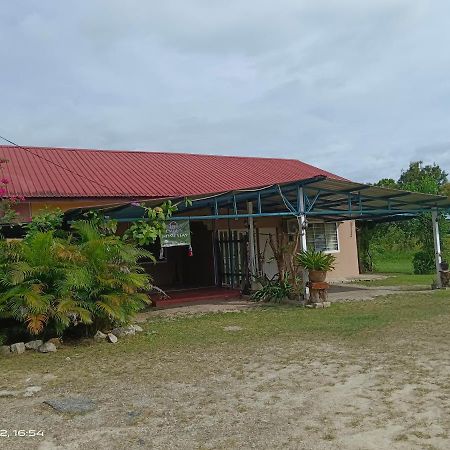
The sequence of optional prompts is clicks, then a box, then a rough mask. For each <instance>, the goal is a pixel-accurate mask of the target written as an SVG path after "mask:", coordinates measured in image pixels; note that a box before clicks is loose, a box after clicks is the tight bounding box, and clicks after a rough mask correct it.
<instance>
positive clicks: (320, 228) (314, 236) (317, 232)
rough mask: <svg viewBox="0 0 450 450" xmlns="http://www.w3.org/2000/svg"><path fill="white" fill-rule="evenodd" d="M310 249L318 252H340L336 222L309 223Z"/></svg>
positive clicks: (308, 239) (307, 232) (308, 238)
mask: <svg viewBox="0 0 450 450" xmlns="http://www.w3.org/2000/svg"><path fill="white" fill-rule="evenodd" d="M306 243H307V246H308V248H310V249H314V250H315V251H316V252H338V251H339V239H338V225H337V223H335V222H329V223H314V222H313V223H309V225H308V229H307V230H306Z"/></svg>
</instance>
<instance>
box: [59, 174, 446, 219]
mask: <svg viewBox="0 0 450 450" xmlns="http://www.w3.org/2000/svg"><path fill="white" fill-rule="evenodd" d="M188 198H189V200H190V202H189V204H188V203H187V202H186V201H185V199H186V197H176V198H174V197H167V198H158V199H151V200H145V201H143V202H142V204H143V205H145V206H157V205H160V204H161V203H163V202H164V201H165V200H169V199H170V200H172V202H174V203H176V204H177V205H178V210H177V212H176V213H175V214H174V216H173V217H172V219H171V220H181V219H189V220H219V219H246V218H259V217H300V216H303V217H316V218H321V219H323V220H325V221H345V220H370V221H375V220H376V221H380V220H400V219H405V218H410V217H414V216H415V215H417V214H420V213H421V212H425V211H430V210H441V211H443V212H448V211H449V210H450V199H449V198H447V197H444V196H440V195H429V194H421V193H415V192H408V191H401V190H397V189H387V188H382V187H377V186H371V185H367V184H361V183H354V182H351V181H347V180H343V179H332V178H328V177H326V176H317V177H313V178H308V179H303V180H297V181H292V182H289V183H283V184H274V185H270V186H264V187H259V188H252V189H245V190H236V191H230V192H221V193H215V194H211V195H207V196H198V195H197V196H188ZM249 203H251V204H252V208H251V211H250V210H249V208H248V206H249ZM92 209H96V210H100V211H102V212H103V213H104V214H105V216H107V217H110V218H111V219H115V220H117V221H118V222H133V221H137V220H144V219H145V208H144V207H142V206H139V205H136V204H135V203H132V204H130V203H124V204H118V205H117V204H116V205H110V206H98V207H90V208H84V209H75V210H71V211H68V212H67V213H66V220H68V221H72V220H76V219H79V218H80V216H82V214H83V213H84V212H86V211H88V210H92Z"/></svg>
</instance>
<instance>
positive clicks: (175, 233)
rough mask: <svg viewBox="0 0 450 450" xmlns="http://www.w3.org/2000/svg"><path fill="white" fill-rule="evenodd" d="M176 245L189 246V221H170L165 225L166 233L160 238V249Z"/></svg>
mask: <svg viewBox="0 0 450 450" xmlns="http://www.w3.org/2000/svg"><path fill="white" fill-rule="evenodd" d="M178 245H189V246H190V245H191V229H190V226H189V220H170V221H168V222H167V224H166V232H165V233H164V235H163V236H162V237H161V247H176V246H178Z"/></svg>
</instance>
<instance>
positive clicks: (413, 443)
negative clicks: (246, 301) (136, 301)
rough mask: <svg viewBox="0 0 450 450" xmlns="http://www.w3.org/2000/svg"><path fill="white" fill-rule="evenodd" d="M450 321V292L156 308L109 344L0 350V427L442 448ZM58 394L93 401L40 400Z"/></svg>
mask: <svg viewBox="0 0 450 450" xmlns="http://www.w3.org/2000/svg"><path fill="white" fill-rule="evenodd" d="M449 320H450V299H449V295H448V292H446V291H439V292H429V293H421V294H413V295H411V294H401V293H399V294H396V295H392V296H389V297H383V298H379V299H377V300H374V301H368V302H348V303H339V304H334V305H332V307H331V308H328V309H325V310H309V309H304V308H298V307H288V306H273V307H255V308H254V309H251V310H246V311H241V312H228V313H215V314H205V315H196V316H192V317H174V318H154V319H152V320H149V321H148V322H147V323H146V324H145V325H144V328H145V330H144V332H143V333H140V334H138V335H136V336H131V337H127V338H123V339H120V340H119V343H118V344H115V345H113V344H107V343H99V344H94V343H93V342H91V341H86V342H84V343H83V344H78V345H71V344H70V343H66V344H65V346H64V347H63V348H62V349H60V350H59V351H58V352H57V353H55V354H48V355H41V354H37V353H26V354H24V355H21V356H16V357H9V358H3V359H1V360H0V375H1V381H0V391H1V390H2V389H3V390H5V389H7V390H10V391H15V396H13V397H11V398H2V397H1V396H0V422H1V423H2V425H1V427H0V428H4V429H17V428H26V429H43V430H44V437H40V438H35V439H34V440H29V441H27V448H38V447H39V445H41V446H44V445H46V446H47V447H46V448H96V449H103V448H105V449H116V448H117V449H121V448H161V449H166V448H183V449H191V448H192V449H194V448H195V449H203V448H205V449H206V448H221V449H233V448H250V447H256V448H271V449H272V448H326V449H328V448H329V449H332V448H333V449H334V448H346V449H361V448H408V449H409V448H425V447H426V448H448V443H449V437H448V435H447V430H449V429H450V414H449V413H450V408H449V403H448V398H449V395H450V382H449V379H448V373H449V372H448V371H449V370H450V369H449V368H450V350H449V348H448V345H447V342H448V338H449V336H448V321H449ZM228 326H233V327H235V328H233V330H234V331H227V330H226V327H228ZM29 385H38V386H40V387H41V388H42V389H41V390H40V391H39V392H37V393H36V394H35V395H34V396H31V397H25V396H24V394H23V393H24V392H25V391H24V389H25V388H26V386H29ZM63 396H75V397H78V396H83V397H87V398H90V399H93V400H95V401H96V403H97V408H96V410H95V411H94V412H90V413H87V414H85V415H77V416H67V415H61V414H60V413H57V412H55V411H53V410H52V409H51V408H50V407H48V406H46V405H44V404H43V401H44V400H45V399H49V398H59V397H63ZM23 439H24V438H22V440H20V438H14V439H13V438H10V439H9V441H8V444H7V447H5V448H8V449H15V448H17V449H19V448H24V441H23ZM1 445H2V443H1V442H0V447H1ZM52 445H53V447H51V446H52ZM57 446H61V447H57ZM41 448H43V447H41Z"/></svg>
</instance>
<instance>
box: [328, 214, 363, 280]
mask: <svg viewBox="0 0 450 450" xmlns="http://www.w3.org/2000/svg"><path fill="white" fill-rule="evenodd" d="M338 237H339V251H338V252H336V253H333V254H334V256H336V264H335V266H336V267H335V270H333V271H332V272H330V273H329V274H328V279H330V280H333V281H336V280H342V279H345V278H351V277H354V276H356V275H359V266H358V248H357V245H356V227H355V222H354V221H353V220H352V221H347V222H341V223H339V226H338Z"/></svg>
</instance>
